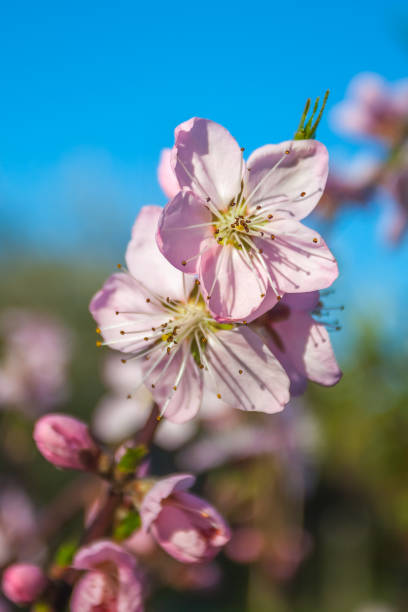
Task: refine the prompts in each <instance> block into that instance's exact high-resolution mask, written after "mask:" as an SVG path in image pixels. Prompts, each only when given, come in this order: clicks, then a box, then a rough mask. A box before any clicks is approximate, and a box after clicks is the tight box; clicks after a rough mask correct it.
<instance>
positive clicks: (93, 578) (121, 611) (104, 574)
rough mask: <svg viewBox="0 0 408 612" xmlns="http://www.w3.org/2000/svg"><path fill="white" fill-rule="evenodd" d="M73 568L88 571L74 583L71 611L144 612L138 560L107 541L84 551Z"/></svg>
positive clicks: (75, 561) (88, 547)
mask: <svg viewBox="0 0 408 612" xmlns="http://www.w3.org/2000/svg"><path fill="white" fill-rule="evenodd" d="M72 567H73V568H75V569H77V570H87V571H86V573H85V574H84V575H83V576H82V577H81V578H80V579H79V580H78V582H77V583H76V584H75V587H74V591H73V593H72V599H71V610H72V612H97V611H101V612H102V611H105V610H106V612H108V611H112V612H113V611H115V612H143V599H142V590H143V584H142V576H141V573H140V570H139V568H138V566H137V563H136V559H135V558H134V557H133V555H131V554H130V553H128V552H127V551H126V550H124V549H123V548H122V547H121V546H118V545H117V544H114V543H113V542H110V541H108V540H106V541H99V542H94V543H93V544H91V545H90V546H87V547H84V548H81V549H80V550H79V552H78V553H77V554H76V555H75V558H74V561H73V564H72Z"/></svg>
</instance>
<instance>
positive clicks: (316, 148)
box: [246, 140, 329, 219]
mask: <svg viewBox="0 0 408 612" xmlns="http://www.w3.org/2000/svg"><path fill="white" fill-rule="evenodd" d="M286 151H289V153H288V154H286V153H285V152H286ZM280 160H281V161H280ZM328 160H329V156H328V152H327V149H326V147H325V146H324V145H323V144H322V143H321V142H318V141H316V140H297V141H296V140H288V141H286V142H282V143H280V144H276V145H265V146H264V147H260V148H259V149H257V150H256V151H254V152H253V153H252V155H251V156H250V158H249V159H248V162H247V166H248V169H250V171H249V172H248V174H249V178H248V183H247V186H246V198H247V202H248V206H249V208H250V209H253V208H255V207H256V206H262V208H264V209H265V208H266V207H268V212H269V213H273V214H276V213H279V211H282V210H283V211H285V212H286V213H288V214H289V215H291V216H293V217H295V218H297V219H303V218H304V217H306V216H307V215H308V214H309V213H310V212H311V211H312V210H313V209H314V207H315V206H316V204H317V203H318V201H319V200H320V198H321V196H322V195H323V191H324V188H325V185H326V180H327V175H328V171H329V161H328ZM279 162H280V163H279Z"/></svg>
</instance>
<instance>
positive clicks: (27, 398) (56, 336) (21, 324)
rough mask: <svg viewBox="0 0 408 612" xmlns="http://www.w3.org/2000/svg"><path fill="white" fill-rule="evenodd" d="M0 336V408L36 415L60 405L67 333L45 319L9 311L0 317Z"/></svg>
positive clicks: (68, 349)
mask: <svg viewBox="0 0 408 612" xmlns="http://www.w3.org/2000/svg"><path fill="white" fill-rule="evenodd" d="M0 334H1V336H2V337H3V340H4V349H3V351H4V356H3V359H2V361H1V362H0V406H3V407H12V408H15V407H16V408H19V409H21V410H23V411H25V412H27V413H28V414H33V413H34V414H35V413H37V414H38V413H39V412H43V411H45V410H49V409H51V408H53V407H54V406H56V405H58V404H60V403H61V402H62V401H64V400H65V399H66V397H67V391H68V389H67V366H68V362H69V359H70V356H71V337H70V334H69V332H68V330H67V329H66V328H65V327H63V326H62V325H61V324H60V323H58V322H57V321H55V320H54V319H53V318H51V317H49V316H46V315H40V314H37V313H34V312H30V311H26V310H19V309H10V310H7V311H5V312H3V313H2V315H1V317H0Z"/></svg>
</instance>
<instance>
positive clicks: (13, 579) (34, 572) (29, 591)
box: [2, 563, 47, 604]
mask: <svg viewBox="0 0 408 612" xmlns="http://www.w3.org/2000/svg"><path fill="white" fill-rule="evenodd" d="M46 585H47V578H46V577H45V574H44V572H43V571H42V569H41V568H39V567H38V566H37V565H33V564H31V563H15V564H14V565H10V566H9V567H8V568H7V569H6V570H5V572H4V574H3V579H2V588H3V592H4V594H5V595H7V597H8V598H9V599H10V600H11V601H13V602H14V603H16V604H28V603H31V602H32V601H34V600H35V599H37V598H38V597H39V596H40V595H41V593H42V591H43V590H44V589H45V587H46Z"/></svg>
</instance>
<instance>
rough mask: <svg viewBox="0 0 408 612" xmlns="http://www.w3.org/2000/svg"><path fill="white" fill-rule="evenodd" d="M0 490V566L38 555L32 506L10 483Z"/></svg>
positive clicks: (38, 543) (39, 546)
mask: <svg viewBox="0 0 408 612" xmlns="http://www.w3.org/2000/svg"><path fill="white" fill-rule="evenodd" d="M1 488H2V490H1V493H0V566H3V565H6V564H7V563H8V562H9V561H10V560H11V559H13V560H15V559H32V558H34V557H35V556H36V557H38V553H39V551H40V550H41V548H42V545H41V542H40V539H39V536H38V526H37V520H36V516H35V512H34V508H33V506H32V503H31V501H30V499H29V497H28V496H27V495H26V494H25V493H24V491H23V490H22V489H20V488H19V487H17V486H16V485H14V484H6V485H4V486H3V485H2V487H1Z"/></svg>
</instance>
